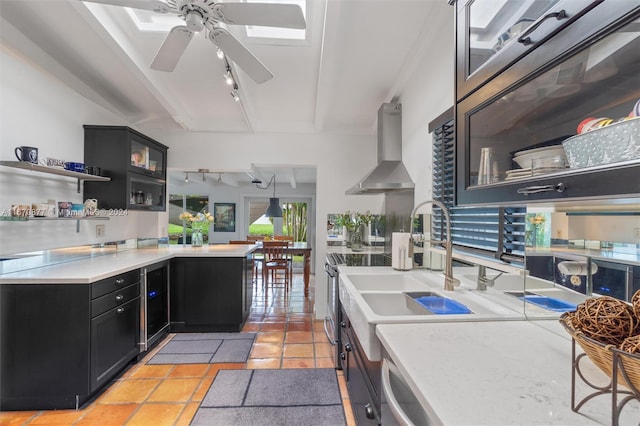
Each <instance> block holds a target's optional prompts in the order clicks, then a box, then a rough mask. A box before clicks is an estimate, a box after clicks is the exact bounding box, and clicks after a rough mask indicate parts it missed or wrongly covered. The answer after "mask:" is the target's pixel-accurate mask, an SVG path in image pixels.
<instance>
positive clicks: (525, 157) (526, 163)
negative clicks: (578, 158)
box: [513, 145, 567, 169]
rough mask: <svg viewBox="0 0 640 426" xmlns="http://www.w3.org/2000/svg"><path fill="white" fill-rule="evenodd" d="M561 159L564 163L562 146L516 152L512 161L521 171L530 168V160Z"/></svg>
mask: <svg viewBox="0 0 640 426" xmlns="http://www.w3.org/2000/svg"><path fill="white" fill-rule="evenodd" d="M558 156H559V157H562V158H563V159H564V160H565V162H566V159H567V157H566V155H565V153H564V148H563V147H562V145H554V146H547V147H543V148H535V149H530V150H527V151H520V152H517V153H516V154H515V155H514V156H513V161H515V162H516V164H518V166H520V167H522V168H523V169H528V168H530V167H531V160H533V159H538V158H551V157H558Z"/></svg>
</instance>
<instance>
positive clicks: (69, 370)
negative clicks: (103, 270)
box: [0, 271, 140, 411]
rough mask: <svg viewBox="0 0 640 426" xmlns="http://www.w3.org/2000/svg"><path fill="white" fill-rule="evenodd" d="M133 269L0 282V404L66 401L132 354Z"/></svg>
mask: <svg viewBox="0 0 640 426" xmlns="http://www.w3.org/2000/svg"><path fill="white" fill-rule="evenodd" d="M137 280H139V271H132V272H131V273H126V274H121V275H118V276H115V277H111V278H107V279H105V280H102V281H99V282H96V283H92V284H42V285H41V284H5V285H1V286H0V411H6V410H49V409H74V408H76V409H77V408H79V407H80V406H81V405H83V404H84V403H85V402H87V401H88V400H90V399H91V398H92V397H93V396H94V395H95V394H97V393H98V392H99V391H100V390H101V389H102V387H103V386H104V385H105V384H107V383H109V381H110V380H111V379H113V378H114V377H115V376H116V375H117V374H118V373H120V372H121V371H122V370H123V369H124V368H125V367H126V366H127V365H128V364H129V362H131V361H132V360H135V358H136V356H137V354H138V342H139V328H140V287H139V283H138V282H137Z"/></svg>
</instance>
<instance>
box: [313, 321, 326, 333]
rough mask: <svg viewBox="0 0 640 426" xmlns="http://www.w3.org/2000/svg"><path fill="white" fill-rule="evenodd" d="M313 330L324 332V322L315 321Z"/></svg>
mask: <svg viewBox="0 0 640 426" xmlns="http://www.w3.org/2000/svg"><path fill="white" fill-rule="evenodd" d="M313 330H314V331H321V332H324V321H313Z"/></svg>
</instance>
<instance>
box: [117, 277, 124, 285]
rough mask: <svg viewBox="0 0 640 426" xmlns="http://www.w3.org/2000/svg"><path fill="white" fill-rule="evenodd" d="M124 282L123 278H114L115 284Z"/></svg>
mask: <svg viewBox="0 0 640 426" xmlns="http://www.w3.org/2000/svg"><path fill="white" fill-rule="evenodd" d="M120 284H124V278H118V279H117V280H116V285H120Z"/></svg>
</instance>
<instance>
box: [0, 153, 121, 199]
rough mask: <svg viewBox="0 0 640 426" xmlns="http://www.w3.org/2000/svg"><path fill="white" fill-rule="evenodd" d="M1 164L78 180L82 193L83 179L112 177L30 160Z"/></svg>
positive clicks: (2, 162)
mask: <svg viewBox="0 0 640 426" xmlns="http://www.w3.org/2000/svg"><path fill="white" fill-rule="evenodd" d="M0 165H2V166H6V167H13V168H15V169H22V170H29V171H32V172H40V173H48V174H51V175H57V176H66V177H70V178H75V179H77V180H78V194H79V193H80V182H81V181H83V180H90V181H97V182H108V181H110V180H111V178H108V177H104V176H95V175H89V174H86V173H79V172H72V171H70V170H65V169H60V168H57V167H47V166H41V165H39V164H33V163H29V162H28V161H0Z"/></svg>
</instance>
